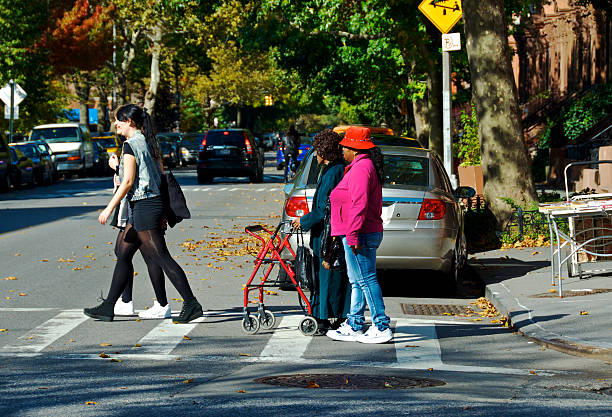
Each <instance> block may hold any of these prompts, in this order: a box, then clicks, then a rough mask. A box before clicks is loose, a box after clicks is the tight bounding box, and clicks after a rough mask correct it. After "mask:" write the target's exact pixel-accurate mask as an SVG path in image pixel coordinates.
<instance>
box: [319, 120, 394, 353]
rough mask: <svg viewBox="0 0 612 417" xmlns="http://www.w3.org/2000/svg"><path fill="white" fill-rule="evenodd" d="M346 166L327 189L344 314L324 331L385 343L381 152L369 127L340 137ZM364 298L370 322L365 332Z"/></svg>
mask: <svg viewBox="0 0 612 417" xmlns="http://www.w3.org/2000/svg"><path fill="white" fill-rule="evenodd" d="M340 145H341V146H342V147H343V153H344V159H345V160H346V162H348V164H349V165H348V166H347V167H346V168H345V170H344V177H343V178H342V180H341V181H340V182H339V183H338V185H337V186H336V188H334V190H333V191H332V192H331V195H330V202H331V232H332V235H333V236H342V242H343V244H344V254H345V258H346V269H347V273H348V277H349V281H350V283H351V309H350V312H349V314H348V318H347V319H346V321H345V322H344V323H342V325H341V326H340V327H339V328H338V329H337V330H330V331H328V332H327V336H329V337H330V338H332V339H334V340H343V341H358V342H362V343H385V342H388V341H389V340H391V339H392V338H393V333H392V332H391V328H390V327H389V317H388V316H387V315H386V314H385V304H384V302H383V297H382V292H381V290H380V285H379V284H378V278H377V276H376V249H377V248H378V247H379V246H380V242H381V241H382V236H383V225H382V219H381V218H380V216H381V214H382V180H383V157H382V154H381V152H380V150H379V149H378V148H376V145H374V143H373V142H372V138H371V132H370V129H368V128H366V127H350V128H349V129H348V130H347V131H346V134H345V136H344V139H342V141H341V142H340ZM366 302H367V304H368V308H369V309H370V312H371V313H372V326H370V328H369V329H368V330H367V331H366V332H365V333H364V332H363V327H364V322H365V317H364V311H365V306H366Z"/></svg>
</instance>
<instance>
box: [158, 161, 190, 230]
mask: <svg viewBox="0 0 612 417" xmlns="http://www.w3.org/2000/svg"><path fill="white" fill-rule="evenodd" d="M161 180H162V184H161V195H162V199H163V201H164V207H165V209H166V220H167V221H168V225H169V226H170V227H174V225H176V224H177V223H180V222H181V221H182V220H183V219H190V218H191V213H190V212H189V209H188V208H187V200H186V199H185V195H184V194H183V190H181V186H180V185H179V183H178V181H177V180H176V178H174V174H172V171H170V170H168V171H167V172H164V173H163V174H162V176H161Z"/></svg>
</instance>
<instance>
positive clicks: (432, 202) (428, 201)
mask: <svg viewBox="0 0 612 417" xmlns="http://www.w3.org/2000/svg"><path fill="white" fill-rule="evenodd" d="M445 213H446V205H445V204H444V202H443V201H442V200H437V199H432V198H424V199H423V204H421V212H420V213H419V220H439V219H441V218H443V217H444V214H445Z"/></svg>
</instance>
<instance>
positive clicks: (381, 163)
mask: <svg viewBox="0 0 612 417" xmlns="http://www.w3.org/2000/svg"><path fill="white" fill-rule="evenodd" d="M368 153H369V154H370V159H371V160H372V163H373V164H374V169H376V174H378V180H379V181H380V183H381V184H384V183H385V157H384V156H383V154H382V152H381V151H380V148H379V147H378V146H375V147H373V148H372V149H369V150H368Z"/></svg>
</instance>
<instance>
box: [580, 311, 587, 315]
mask: <svg viewBox="0 0 612 417" xmlns="http://www.w3.org/2000/svg"><path fill="white" fill-rule="evenodd" d="M580 315H581V316H588V315H589V312H588V311H584V310H580Z"/></svg>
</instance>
